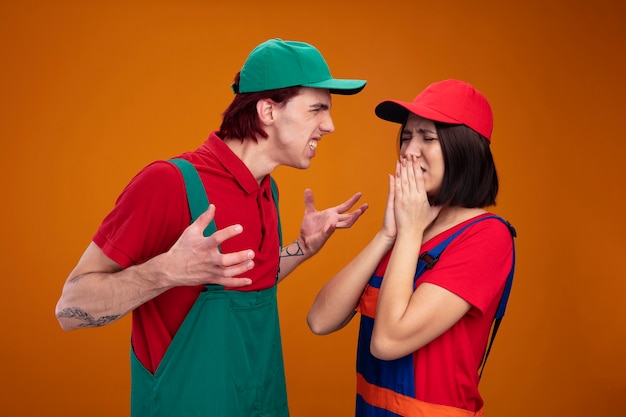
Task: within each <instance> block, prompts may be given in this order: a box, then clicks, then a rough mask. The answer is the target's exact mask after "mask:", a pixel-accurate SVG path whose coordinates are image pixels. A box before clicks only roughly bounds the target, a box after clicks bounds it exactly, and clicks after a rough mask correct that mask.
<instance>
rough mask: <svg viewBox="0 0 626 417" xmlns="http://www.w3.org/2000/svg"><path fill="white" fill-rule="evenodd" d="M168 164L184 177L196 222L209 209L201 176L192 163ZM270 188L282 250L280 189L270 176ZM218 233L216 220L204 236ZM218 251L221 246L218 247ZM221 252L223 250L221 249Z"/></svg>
mask: <svg viewBox="0 0 626 417" xmlns="http://www.w3.org/2000/svg"><path fill="white" fill-rule="evenodd" d="M168 162H170V163H172V164H174V165H175V166H176V167H177V168H178V169H179V170H180V172H181V174H182V175H183V180H184V181H185V191H186V193H187V202H188V204H189V211H190V212H191V221H192V222H193V221H195V220H196V219H197V218H198V216H200V215H201V214H202V213H204V212H205V211H206V210H207V209H208V208H209V199H208V197H207V195H206V191H205V189H204V185H203V184H202V180H201V179H200V175H199V174H198V171H197V170H196V168H194V166H193V165H192V164H191V162H189V161H187V160H185V159H181V158H174V159H170V160H169V161H168ZM270 186H271V188H272V197H273V199H274V204H276V213H277V214H278V239H279V242H280V248H282V247H283V232H282V227H281V224H280V211H279V209H278V187H277V186H276V181H274V178H272V177H271V176H270ZM216 231H217V227H216V226H215V219H213V220H211V223H209V225H208V226H207V227H206V229H204V232H203V235H204V236H205V237H208V236H210V235H212V234H213V233H215V232H216ZM218 249H220V248H219V246H218ZM220 252H221V249H220Z"/></svg>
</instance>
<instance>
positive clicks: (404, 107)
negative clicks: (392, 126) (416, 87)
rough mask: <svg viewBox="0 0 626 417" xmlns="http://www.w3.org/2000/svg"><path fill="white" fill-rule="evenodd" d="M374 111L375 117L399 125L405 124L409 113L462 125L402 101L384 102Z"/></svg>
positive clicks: (435, 112)
mask: <svg viewBox="0 0 626 417" xmlns="http://www.w3.org/2000/svg"><path fill="white" fill-rule="evenodd" d="M374 111H375V113H376V116H378V117H380V118H381V119H383V120H387V121H389V122H394V123H400V124H402V123H404V122H406V119H407V116H408V115H409V113H413V114H415V115H417V116H420V117H423V118H425V119H430V120H434V121H436V122H443V123H453V124H462V123H461V122H459V121H458V120H456V119H453V118H451V117H450V116H446V115H445V114H443V113H440V112H438V111H436V110H433V109H431V108H430V107H426V106H422V105H418V104H414V103H407V102H404V101H397V100H386V101H383V102H382V103H380V104H378V106H376V109H375V110H374Z"/></svg>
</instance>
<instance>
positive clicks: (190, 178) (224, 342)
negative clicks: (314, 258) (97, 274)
mask: <svg viewBox="0 0 626 417" xmlns="http://www.w3.org/2000/svg"><path fill="white" fill-rule="evenodd" d="M181 161H182V162H181ZM170 162H172V163H174V164H175V165H176V166H178V168H179V169H180V170H181V172H182V173H183V178H184V179H185V186H186V189H187V199H188V202H189V207H190V210H191V217H192V222H193V221H194V220H195V219H196V218H197V217H198V215H200V214H201V213H203V212H204V211H205V210H206V209H207V208H208V199H207V198H206V193H205V191H204V187H203V186H202V183H201V181H200V178H199V176H198V174H197V172H196V170H195V168H193V166H192V165H191V164H189V163H187V161H183V160H180V159H175V160H171V161H170ZM272 193H273V195H274V201H275V202H276V204H277V207H278V200H277V195H276V193H275V185H274V183H272ZM279 220H280V216H279ZM279 224H280V222H279ZM215 229H216V227H215V223H214V222H211V224H210V225H209V227H207V230H205V232H204V234H205V236H209V235H210V234H211V233H213V232H214V231H215ZM279 233H280V227H279ZM131 375H132V379H131V389H132V391H131V416H132V417H148V416H149V417H166V416H167V417H192V416H203V417H240V416H245V417H253V416H258V417H270V416H271V417H287V416H289V410H288V407H287V390H286V386H285V373H284V366H283V356H282V346H281V337H280V326H279V322H278V308H277V302H276V286H273V287H271V288H268V289H266V290H262V291H256V292H244V291H226V290H224V288H223V287H222V286H219V285H207V286H206V290H205V291H203V292H201V293H200V295H199V296H198V299H197V300H196V302H195V304H194V305H193V307H192V308H191V310H190V311H189V314H188V315H187V317H186V318H185V320H184V321H183V323H182V325H181V327H180V328H179V329H178V331H177V333H176V335H175V336H174V339H173V340H172V342H171V344H170V346H169V347H168V349H167V352H166V353H165V355H164V357H163V359H162V360H161V363H160V364H159V366H158V368H157V369H156V372H155V373H154V375H153V374H152V373H150V372H149V371H148V370H146V368H145V367H144V366H143V365H142V364H141V363H140V362H139V360H138V359H137V357H136V356H135V354H134V352H132V351H131Z"/></svg>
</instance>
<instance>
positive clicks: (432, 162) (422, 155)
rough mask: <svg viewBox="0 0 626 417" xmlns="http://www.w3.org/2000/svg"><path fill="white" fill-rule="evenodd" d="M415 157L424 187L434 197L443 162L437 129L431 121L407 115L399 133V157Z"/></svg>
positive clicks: (443, 167) (438, 184)
mask: <svg viewBox="0 0 626 417" xmlns="http://www.w3.org/2000/svg"><path fill="white" fill-rule="evenodd" d="M410 156H415V157H416V158H417V162H418V164H419V166H420V167H421V168H422V173H423V174H424V187H425V189H426V193H427V194H428V196H429V197H431V198H432V197H434V196H435V195H436V194H437V193H438V192H439V189H440V188H441V183H442V182H443V173H444V169H445V166H444V162H443V153H442V151H441V143H440V142H439V138H438V136H437V129H436V128H435V123H434V122H433V121H432V120H429V119H424V118H423V117H420V116H416V115H414V114H412V113H409V117H408V118H407V121H406V124H405V125H404V127H403V128H402V131H401V132H400V157H402V158H408V157H410Z"/></svg>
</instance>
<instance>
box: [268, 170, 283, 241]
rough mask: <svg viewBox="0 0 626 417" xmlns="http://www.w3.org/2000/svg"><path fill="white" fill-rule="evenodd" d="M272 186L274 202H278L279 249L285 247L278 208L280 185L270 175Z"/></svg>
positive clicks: (277, 209)
mask: <svg viewBox="0 0 626 417" xmlns="http://www.w3.org/2000/svg"><path fill="white" fill-rule="evenodd" d="M270 186H271V187H272V197H273V198H274V204H276V214H277V215H278V241H279V242H280V247H279V250H280V249H282V248H283V228H282V226H281V224H280V209H279V208H278V187H277V186H276V181H274V178H272V177H271V176H270Z"/></svg>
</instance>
